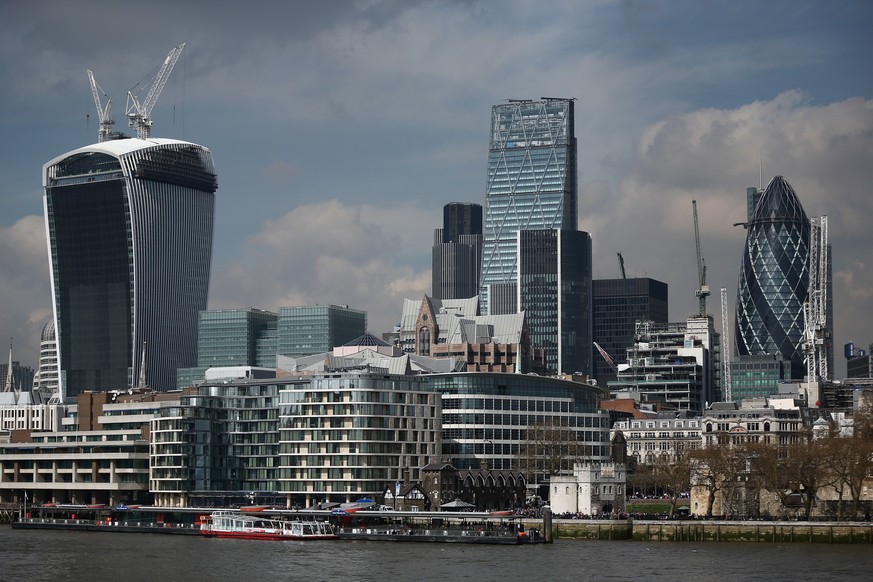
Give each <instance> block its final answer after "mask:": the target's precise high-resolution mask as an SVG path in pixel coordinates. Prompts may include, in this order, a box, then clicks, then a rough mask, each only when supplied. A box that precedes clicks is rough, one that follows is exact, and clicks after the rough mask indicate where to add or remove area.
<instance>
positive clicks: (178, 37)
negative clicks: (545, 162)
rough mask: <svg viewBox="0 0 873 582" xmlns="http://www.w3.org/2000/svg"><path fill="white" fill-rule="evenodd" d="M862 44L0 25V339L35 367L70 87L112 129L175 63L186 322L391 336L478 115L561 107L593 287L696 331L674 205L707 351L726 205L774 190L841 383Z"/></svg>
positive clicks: (538, 26) (111, 8)
mask: <svg viewBox="0 0 873 582" xmlns="http://www.w3.org/2000/svg"><path fill="white" fill-rule="evenodd" d="M871 30H873V3H871V2H869V1H866V0H861V1H856V2H855V1H848V0H830V1H822V2H808V1H804V0H794V1H778V0H774V1H769V2H758V1H715V0H712V1H702V0H677V1H671V2H658V1H631V0H615V1H612V0H590V1H584V2H580V1H578V0H567V1H549V0H539V1H523V0H500V1H497V0H493V1H486V0H482V1H476V0H467V1H456V2H450V1H412V0H410V1H401V0H366V1H358V0H333V1H331V2H311V1H307V2H301V1H296V0H290V1H289V0H281V1H271V0H263V1H261V0H254V1H253V2H247V3H243V2H233V3H224V2H207V1H190V2H177V1H175V0H172V1H163V0H142V1H139V2H136V3H134V2H127V1H123V0H122V1H119V0H115V1H104V0H88V1H81V0H57V1H53V0H26V1H25V0H7V1H5V2H3V3H0V81H2V82H0V137H2V139H0V274H2V277H0V338H4V339H5V338H7V337H8V338H14V339H13V344H14V359H15V360H19V361H21V362H22V364H25V365H31V366H33V367H36V365H37V360H38V346H39V337H40V333H41V330H42V327H43V325H44V324H45V323H46V322H47V321H48V320H49V319H50V317H51V286H50V285H51V284H50V278H49V266H48V254H47V250H46V236H45V222H44V217H43V207H42V176H41V172H42V166H43V164H45V163H46V162H47V161H49V160H50V159H52V158H54V157H56V156H58V155H61V154H63V153H65V152H67V151H70V150H73V149H75V148H78V147H81V146H84V145H88V144H90V143H93V142H95V141H96V137H97V114H96V107H95V104H94V100H93V97H92V95H91V91H90V86H89V83H88V78H87V74H86V71H87V70H88V69H91V70H92V71H93V72H94V75H95V78H96V80H97V83H98V84H99V86H100V88H101V90H102V91H103V92H105V94H106V97H104V100H105V99H106V98H111V99H112V112H113V118H114V119H115V120H116V125H115V128H116V129H122V130H128V128H127V127H126V123H125V121H124V107H125V101H126V96H127V92H128V90H130V89H131V88H133V87H134V86H135V85H136V84H137V83H141V82H143V81H145V82H147V81H148V79H150V78H151V77H153V76H154V74H155V72H156V69H157V67H158V66H159V65H160V64H161V63H162V62H163V60H164V58H165V57H166V55H167V54H168V53H169V51H170V49H171V48H173V47H174V46H176V45H178V44H180V43H183V42H184V43H186V46H185V49H184V51H183V53H182V56H181V58H180V59H179V61H178V63H177V64H176V67H175V70H174V71H173V74H172V76H171V77H170V79H169V81H168V82H167V84H166V86H165V88H164V90H163V92H162V94H161V96H160V98H159V99H158V102H157V105H156V106H155V108H154V110H153V113H152V118H153V120H154V127H153V128H152V135H153V136H155V137H171V138H176V139H183V140H187V141H191V142H194V143H198V144H201V145H204V146H206V147H208V148H209V149H210V150H211V151H212V153H213V156H214V159H215V164H216V168H217V172H218V184H219V188H218V191H217V194H216V217H215V218H216V220H215V233H214V250H213V259H212V277H211V284H210V298H209V308H212V309H217V308H240V307H247V306H251V307H256V308H261V309H268V310H276V309H278V308H279V307H281V306H292V305H310V304H315V303H319V304H326V303H336V304H348V305H349V306H351V307H354V308H357V309H363V310H366V311H367V312H368V314H369V322H368V326H369V328H370V330H371V331H372V332H374V333H376V334H380V333H382V332H384V331H390V330H391V329H392V328H393V326H394V324H395V323H396V322H397V321H398V320H399V317H400V313H401V309H402V302H403V299H404V298H411V299H419V298H420V297H421V296H422V295H423V294H425V293H427V294H429V293H430V281H431V278H430V260H431V254H430V253H431V245H432V242H433V230H434V229H435V228H439V227H440V226H441V220H442V207H443V205H445V204H447V203H449V202H476V203H479V204H483V205H484V204H485V181H486V163H487V155H488V133H489V129H490V109H491V106H492V105H495V104H498V103H503V102H505V100H506V99H536V98H539V97H542V96H548V97H567V98H570V97H572V98H575V99H577V101H576V105H575V107H576V136H577V138H578V157H579V159H578V165H579V192H578V199H579V205H578V206H579V228H580V229H581V230H585V231H588V232H589V233H591V236H592V240H593V248H594V276H595V278H615V277H619V276H620V271H619V265H618V260H617V253H622V255H623V257H624V260H625V264H626V269H627V274H628V276H639V277H653V278H655V279H659V280H661V281H664V282H666V283H668V285H669V295H670V319H671V321H684V320H685V318H686V317H687V316H689V315H692V314H694V313H696V311H697V299H696V297H695V294H694V292H695V290H696V289H697V286H698V275H697V259H696V252H695V239H694V224H693V213H692V200H696V201H697V209H698V215H699V224H700V239H701V252H702V254H703V257H704V260H705V263H706V266H707V272H706V274H707V283H708V284H709V285H710V287H711V288H712V291H713V294H712V296H711V297H710V299H709V302H708V305H707V307H708V311H709V312H710V313H712V314H714V316H715V323H716V327H717V329H719V330H720V329H721V305H720V300H719V290H720V288H722V287H725V288H726V289H727V290H728V297H729V301H728V304H729V305H728V308H729V311H730V313H731V314H732V313H733V311H734V305H735V301H736V288H737V281H738V276H739V266H740V260H741V257H742V251H743V245H744V241H745V231H744V230H743V229H742V227H735V226H733V225H734V224H735V223H738V222H742V221H744V220H745V219H746V214H745V212H746V211H745V191H746V188H747V187H749V186H758V185H759V182H760V181H761V176H763V183H764V185H765V186H766V183H767V182H768V181H769V180H770V179H771V178H772V177H773V176H776V175H782V176H784V177H785V178H786V179H787V180H788V182H789V183H790V184H791V185H792V186H793V187H794V190H795V191H796V193H797V195H798V198H799V199H800V201H801V203H802V204H803V206H804V208H805V210H806V212H807V214H808V215H809V216H810V217H815V216H821V215H828V224H829V235H830V237H829V240H830V243H831V245H832V247H833V272H834V281H833V295H834V297H833V300H834V311H835V325H834V328H835V329H834V343H835V346H836V347H835V351H836V354H837V357H836V363H837V366H836V367H837V370H836V375H837V377H840V374H843V373H844V372H845V360H844V359H843V358H842V346H843V344H844V343H846V342H848V341H854V342H855V344H856V346H858V347H861V348H866V347H867V346H868V345H869V344H870V343H873V326H871V322H873V315H871V314H873V258H871V257H873V252H871V251H873V234H871V232H870V222H869V221H870V217H873V196H871V191H870V190H871V187H873V35H871V34H870V31H871ZM104 102H105V101H104ZM128 131H129V130H128ZM732 321H733V320H732V315H731V325H730V330H729V333H730V335H731V337H733V334H734V328H733V323H732ZM0 345H2V342H0ZM3 359H4V360H5V359H6V357H5V356H4V357H3Z"/></svg>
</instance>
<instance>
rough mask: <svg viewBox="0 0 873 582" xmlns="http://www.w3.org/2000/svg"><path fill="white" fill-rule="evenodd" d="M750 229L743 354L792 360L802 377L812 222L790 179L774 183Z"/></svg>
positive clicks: (743, 271) (740, 308)
mask: <svg viewBox="0 0 873 582" xmlns="http://www.w3.org/2000/svg"><path fill="white" fill-rule="evenodd" d="M746 228H747V231H746V245H745V248H744V249H743V259H742V264H741V267H740V277H739V287H738V290H737V313H736V333H735V334H734V335H735V337H736V346H737V353H738V355H740V356H745V355H765V354H772V355H781V357H782V358H784V359H786V360H789V361H790V362H791V377H792V378H794V379H802V378H803V377H804V375H805V373H806V365H805V363H804V353H803V345H802V342H803V330H804V317H803V304H804V302H805V301H806V299H807V296H808V281H809V269H808V260H809V231H810V223H809V219H808V218H807V216H806V213H805V212H804V211H803V207H802V206H801V204H800V201H799V200H798V199H797V195H796V194H795V193H794V189H793V188H792V187H791V185H790V184H789V183H788V182H787V181H786V180H785V178H783V177H782V176H776V177H775V178H773V179H772V180H771V181H770V183H769V184H768V185H767V188H766V189H765V190H764V193H763V194H762V195H761V198H760V200H759V201H758V204H757V206H756V207H755V211H754V213H753V215H752V218H751V219H750V220H749V222H748V223H747V224H746Z"/></svg>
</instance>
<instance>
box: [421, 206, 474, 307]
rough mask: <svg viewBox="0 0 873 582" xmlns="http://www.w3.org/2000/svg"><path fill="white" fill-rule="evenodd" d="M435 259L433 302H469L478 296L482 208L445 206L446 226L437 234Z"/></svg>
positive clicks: (434, 251)
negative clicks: (467, 300) (454, 300)
mask: <svg viewBox="0 0 873 582" xmlns="http://www.w3.org/2000/svg"><path fill="white" fill-rule="evenodd" d="M432 256H433V264H432V269H431V283H432V284H431V289H432V295H431V296H432V297H433V298H434V299H467V298H470V297H475V296H476V294H478V293H479V265H480V264H481V262H482V206H481V205H479V204H472V203H469V202H452V203H450V204H446V205H445V206H444V207H443V227H442V228H438V229H436V231H435V232H434V241H433V250H432Z"/></svg>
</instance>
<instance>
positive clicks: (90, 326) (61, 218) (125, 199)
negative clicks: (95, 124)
mask: <svg viewBox="0 0 873 582" xmlns="http://www.w3.org/2000/svg"><path fill="white" fill-rule="evenodd" d="M43 185H44V187H45V196H44V200H43V201H44V207H45V219H46V232H47V236H48V241H49V260H50V266H51V283H52V297H53V302H54V304H53V308H54V320H55V330H56V334H57V350H58V368H59V384H60V393H61V396H62V398H64V399H65V400H69V399H72V398H75V396H76V395H77V394H78V393H80V392H82V391H84V390H95V391H103V390H113V389H125V388H127V387H131V386H136V385H139V384H140V383H141V382H142V379H143V378H145V379H146V380H147V383H148V385H149V386H150V387H151V388H152V389H153V390H169V389H173V388H175V384H176V369H177V368H184V367H190V366H194V365H195V364H196V363H197V316H198V313H199V312H200V311H201V310H204V309H206V301H207V295H208V291H209V270H210V263H211V256H212V231H213V217H214V208H215V191H216V189H217V180H216V175H215V168H214V166H213V162H212V155H211V153H210V152H209V150H208V149H206V148H204V147H202V146H199V145H195V144H193V143H187V142H182V141H177V140H171V139H156V138H153V139H149V140H142V139H119V140H110V141H104V142H101V143H97V144H94V145H91V146H87V147H84V148H80V149H77V150H74V151H72V152H69V153H66V154H63V155H62V156H59V157H57V158H55V159H53V160H51V161H50V162H48V163H47V164H46V165H45V167H44V184H43ZM143 354H145V357H143ZM143 368H145V369H143Z"/></svg>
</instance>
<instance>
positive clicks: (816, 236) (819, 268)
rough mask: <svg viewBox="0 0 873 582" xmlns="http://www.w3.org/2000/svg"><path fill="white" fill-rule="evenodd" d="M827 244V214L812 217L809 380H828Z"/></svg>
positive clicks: (806, 350)
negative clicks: (817, 217)
mask: <svg viewBox="0 0 873 582" xmlns="http://www.w3.org/2000/svg"><path fill="white" fill-rule="evenodd" d="M827 245H828V217H827V216H822V217H821V218H819V219H816V218H813V219H812V220H810V228H809V291H808V296H807V300H806V302H805V303H804V304H803V321H804V340H803V348H804V354H805V357H806V373H807V381H808V382H815V381H817V380H819V379H822V380H827V379H828V378H829V376H830V373H829V371H828V358H827V339H828V333H829V332H828V329H827V266H828V259H827Z"/></svg>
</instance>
